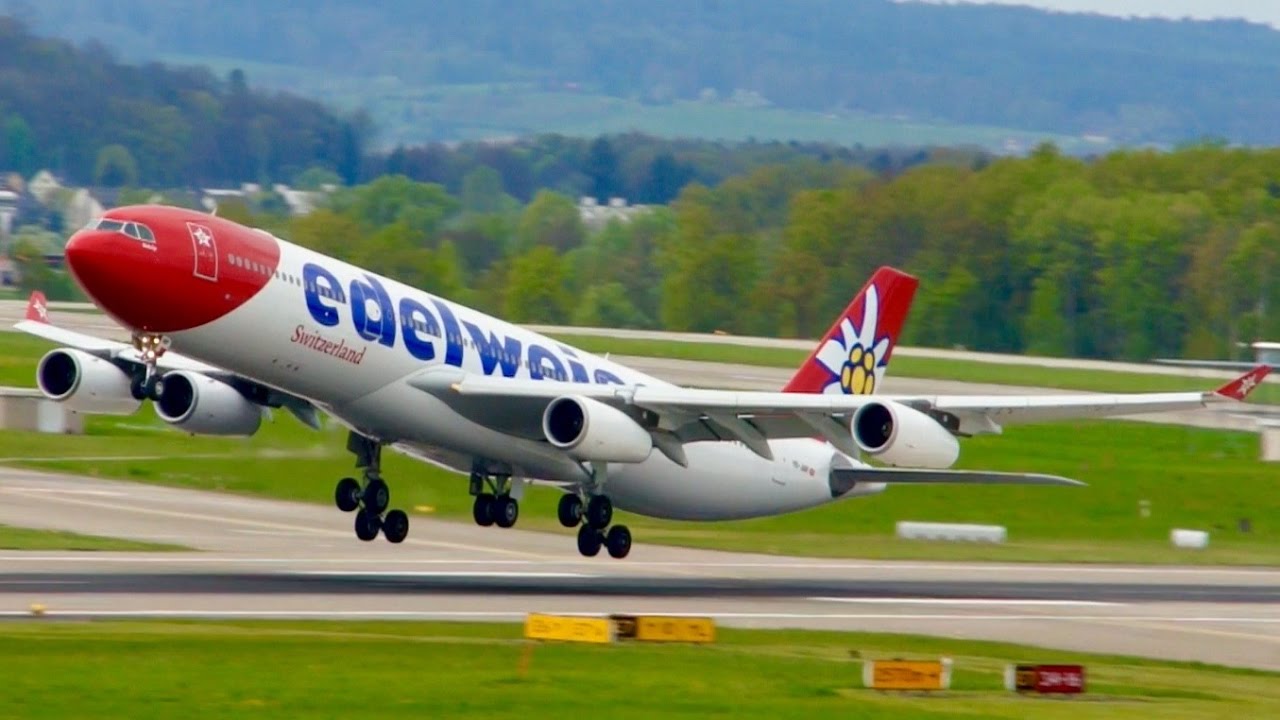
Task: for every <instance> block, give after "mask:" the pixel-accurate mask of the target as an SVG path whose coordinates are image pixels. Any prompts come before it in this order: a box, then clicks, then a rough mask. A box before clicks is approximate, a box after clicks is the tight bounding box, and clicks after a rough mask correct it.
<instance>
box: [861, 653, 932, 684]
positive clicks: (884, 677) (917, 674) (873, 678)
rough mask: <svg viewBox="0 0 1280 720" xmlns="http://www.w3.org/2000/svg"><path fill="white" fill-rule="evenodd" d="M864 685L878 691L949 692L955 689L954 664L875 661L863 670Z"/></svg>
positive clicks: (868, 663)
mask: <svg viewBox="0 0 1280 720" xmlns="http://www.w3.org/2000/svg"><path fill="white" fill-rule="evenodd" d="M862 684H863V685H865V686H867V687H869V688H873V689H876V690H946V689H947V688H949V687H951V663H950V662H947V661H941V662H940V661H937V660H871V661H867V662H866V663H865V664H864V665H863V666H862Z"/></svg>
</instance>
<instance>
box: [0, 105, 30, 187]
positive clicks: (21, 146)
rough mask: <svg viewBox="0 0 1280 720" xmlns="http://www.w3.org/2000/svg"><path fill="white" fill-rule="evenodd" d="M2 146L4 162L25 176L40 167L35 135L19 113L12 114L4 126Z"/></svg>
mask: <svg viewBox="0 0 1280 720" xmlns="http://www.w3.org/2000/svg"><path fill="white" fill-rule="evenodd" d="M4 148H5V152H6V154H7V155H8V157H6V158H0V160H4V161H5V164H6V165H7V166H8V167H9V168H10V169H12V170H14V171H16V172H18V173H20V174H21V175H23V176H25V177H30V176H31V175H33V174H35V173H36V171H38V170H39V169H40V153H39V150H38V149H37V148H36V139H35V135H33V134H32V132H31V127H30V126H29V125H27V121H26V120H23V119H22V116H21V115H13V116H11V117H10V118H9V120H8V121H7V122H6V123H5V126H4Z"/></svg>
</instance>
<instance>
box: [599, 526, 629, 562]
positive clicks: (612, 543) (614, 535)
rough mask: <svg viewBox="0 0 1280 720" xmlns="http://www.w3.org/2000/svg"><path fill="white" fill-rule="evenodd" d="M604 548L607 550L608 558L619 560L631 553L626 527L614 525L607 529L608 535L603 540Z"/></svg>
mask: <svg viewBox="0 0 1280 720" xmlns="http://www.w3.org/2000/svg"><path fill="white" fill-rule="evenodd" d="M604 544H605V547H607V548H608V549H609V556H610V557H615V558H617V559H619V560H621V559H622V558H624V557H626V556H627V555H628V554H630V553H631V531H630V530H628V529H627V526H626V525H614V526H613V527H611V528H609V534H608V535H605V538H604Z"/></svg>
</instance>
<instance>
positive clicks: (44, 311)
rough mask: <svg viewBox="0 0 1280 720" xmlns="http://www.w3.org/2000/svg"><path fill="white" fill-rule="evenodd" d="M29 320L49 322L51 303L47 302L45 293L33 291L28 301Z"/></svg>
mask: <svg viewBox="0 0 1280 720" xmlns="http://www.w3.org/2000/svg"><path fill="white" fill-rule="evenodd" d="M27 319H28V320H34V321H35V322H39V323H48V322H49V303H48V302H46V301H45V299H44V293H42V292H40V291H39V290H35V291H33V292H32V293H31V297H30V298H29V299H28V300H27Z"/></svg>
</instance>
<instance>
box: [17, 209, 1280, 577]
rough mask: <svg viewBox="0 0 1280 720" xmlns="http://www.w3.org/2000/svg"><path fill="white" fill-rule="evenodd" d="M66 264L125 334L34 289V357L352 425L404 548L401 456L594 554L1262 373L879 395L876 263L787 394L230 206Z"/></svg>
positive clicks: (354, 442)
mask: <svg viewBox="0 0 1280 720" xmlns="http://www.w3.org/2000/svg"><path fill="white" fill-rule="evenodd" d="M66 264H67V267H68V268H69V270H70V272H71V274H72V276H73V277H74V279H75V280H76V282H77V283H78V284H79V285H80V287H81V288H83V289H84V291H85V293H86V294H87V295H88V296H89V297H90V298H91V299H92V301H93V303H94V304H95V305H97V307H99V308H100V309H101V310H102V311H103V312H105V313H106V314H107V315H109V316H110V317H112V318H114V319H115V320H116V321H117V322H119V323H120V324H121V325H122V326H123V327H124V328H127V329H128V330H129V331H130V334H131V340H130V342H128V343H125V342H119V341H115V340H110V339H103V338H98V337H95V336H92V335H87V334H83V333H79V332H75V331H71V330H68V329H64V328H60V327H58V326H56V325H53V324H50V323H49V322H48V311H47V307H46V305H45V303H44V298H43V296H42V295H40V294H38V293H36V294H33V296H32V300H31V303H30V305H29V307H28V312H27V316H26V319H24V320H23V321H21V322H19V323H17V325H16V327H17V329H19V330H22V331H25V332H27V333H30V334H33V335H36V336H39V337H41V338H44V339H46V340H49V341H52V342H53V343H55V344H57V345H58V346H59V347H57V348H56V349H53V350H51V351H49V352H48V353H47V354H45V355H44V356H43V357H42V358H41V359H40V361H39V364H38V366H37V368H36V379H37V384H38V386H39V388H40V390H41V392H42V393H43V394H44V395H45V396H46V397H48V398H51V399H53V400H56V401H59V402H61V403H63V404H64V405H65V406H66V407H67V408H68V409H70V410H72V411H75V412H80V413H87V414H91V413H102V414H116V415H125V414H131V413H133V412H136V411H137V410H138V409H139V407H140V406H141V403H143V402H146V401H149V402H151V403H153V405H154V407H155V410H156V413H157V414H158V415H159V417H160V418H161V419H163V420H164V421H165V422H166V423H168V424H169V425H171V426H173V427H174V428H177V429H178V430H181V431H183V432H187V433H191V434H212V435H240V436H248V435H252V434H253V433H255V432H256V431H257V430H258V428H259V427H260V424H261V422H262V418H263V416H264V414H265V413H267V412H268V410H266V409H267V408H278V409H283V410H286V411H288V412H290V413H292V414H293V415H294V416H295V417H296V418H298V419H299V420H300V421H302V422H304V423H306V424H307V425H310V426H311V427H313V428H318V427H320V415H321V413H324V414H327V415H329V416H331V417H332V418H334V419H335V420H336V421H337V422H339V423H341V425H342V426H344V427H345V428H346V429H347V443H346V446H347V449H348V450H349V451H350V452H351V453H352V454H353V455H354V456H355V467H356V469H357V470H358V471H359V472H358V473H352V475H357V474H358V475H359V479H357V478H356V477H350V476H349V477H344V478H342V479H341V480H339V481H338V483H337V486H336V488H335V490H334V502H335V504H336V505H337V506H338V508H339V509H340V510H342V511H345V512H352V513H354V514H355V515H354V523H353V524H354V530H355V534H356V536H357V537H358V538H359V539H361V540H364V541H372V540H374V539H375V538H376V537H377V536H378V535H379V534H381V535H382V536H383V537H384V538H385V539H386V540H388V541H390V542H392V543H400V542H402V541H404V539H405V538H406V536H407V535H408V531H409V518H408V515H407V514H406V513H405V512H404V511H402V510H399V509H391V508H390V491H389V487H388V484H387V482H386V480H385V479H384V478H383V477H382V472H381V458H382V449H383V448H384V447H390V448H391V449H392V450H394V451H398V452H401V453H404V454H406V455H409V456H411V457H414V458H417V459H420V460H422V461H425V462H428V463H432V464H435V465H439V466H442V467H445V468H448V469H449V470H453V471H456V472H458V473H461V474H463V475H465V476H467V477H468V478H469V486H468V487H469V491H470V494H471V495H472V496H474V498H475V499H474V501H473V519H474V521H475V522H476V523H478V524H479V525H482V526H492V525H497V526H498V527H503V528H506V527H511V526H513V525H515V524H516V521H517V518H518V516H519V500H520V499H521V498H522V497H523V495H524V489H525V488H526V487H527V486H528V485H530V484H534V483H537V484H548V485H552V486H556V487H558V488H560V489H561V490H562V491H563V495H562V497H561V498H560V502H559V505H558V516H559V520H560V522H561V524H562V525H564V526H565V527H566V528H577V548H578V551H579V552H580V553H581V554H582V555H584V556H587V557H591V556H595V555H598V554H599V553H600V551H601V549H602V548H603V549H605V550H607V551H608V553H609V555H610V556H612V557H614V558H623V557H626V556H627V555H628V554H629V553H630V551H631V545H632V536H631V532H630V530H629V529H628V528H627V527H626V526H625V525H622V524H615V523H613V514H614V508H615V507H616V508H620V509H623V510H627V511H631V512H635V513H639V514H642V515H648V516H653V517H658V518H668V519H682V520H705V521H710V520H727V519H739V518H750V517H761V516H768V515H776V514H780V513H787V512H793V511H798V510H802V509H805V508H811V507H815V506H819V505H823V504H826V503H831V502H835V501H841V500H845V499H848V498H854V497H864V496H869V495H875V494H877V493H881V492H883V491H885V489H886V488H887V487H888V486H890V485H894V484H909V483H978V484H1035V485H1081V484H1083V483H1079V482H1078V481H1075V480H1071V479H1068V478H1062V477H1058V476H1052V475H1044V474H1038V473H1008V472H986V471H971V470H957V469H952V466H953V465H954V464H955V462H956V461H957V459H958V457H959V453H960V444H959V438H963V437H968V436H972V435H977V434H983V433H999V432H1001V429H1002V426H1003V425H1005V424H1012V423H1019V422H1040V421H1049V420H1058V419H1068V418H1087V417H1107V416H1114V415H1126V414H1133V413H1149V412H1159V411H1170V410H1182V409H1192V408H1199V407H1203V406H1205V405H1207V404H1210V403H1214V402H1219V401H1242V400H1244V398H1245V396H1246V395H1248V393H1249V392H1250V391H1251V390H1252V389H1253V388H1254V387H1255V386H1256V385H1257V384H1258V383H1259V382H1260V381H1261V380H1262V379H1263V377H1265V376H1266V374H1267V372H1268V371H1269V369H1270V368H1269V366H1260V367H1257V368H1254V369H1253V370H1251V371H1250V372H1248V373H1246V374H1244V375H1242V376H1241V377H1239V378H1237V379H1236V380H1234V381H1232V382H1230V383H1227V384H1226V385H1223V386H1222V387H1220V388H1218V389H1216V390H1214V391H1210V392H1178V393H1133V394H1096V395H1045V396H944V395H939V396H893V395H884V394H881V393H877V392H876V391H877V390H878V389H879V388H880V387H881V385H882V384H883V382H884V377H885V372H886V370H887V368H888V365H889V360H890V357H891V354H892V352H893V348H894V345H895V343H896V342H897V338H898V336H899V334H900V332H901V330H902V327H903V324H904V322H905V321H906V317H907V313H908V310H909V307H910V305H911V301H912V299H913V297H914V295H915V291H916V288H917V286H918V280H917V279H916V278H915V277H912V276H911V275H908V274H906V273H904V272H901V271H899V270H896V269H894V268H890V267H883V268H880V269H879V270H877V271H876V272H875V273H874V274H873V275H872V276H871V278H870V279H869V280H868V281H867V283H866V285H865V286H864V287H863V288H862V289H861V291H860V292H859V293H858V294H857V295H856V296H855V297H854V298H853V300H852V302H851V303H850V304H849V306H848V307H847V308H846V309H845V310H844V312H842V313H841V314H840V315H839V316H838V317H837V318H836V320H835V322H834V323H833V324H832V325H831V328H830V330H829V331H828V332H827V333H826V335H825V336H824V337H823V338H822V339H821V341H820V342H819V343H818V344H817V346H816V347H815V349H814V351H813V352H812V354H811V355H810V356H809V357H808V358H807V359H806V360H805V362H804V363H803V364H802V365H801V366H800V367H799V369H798V370H797V371H796V373H795V375H794V377H793V378H792V379H791V380H790V382H789V383H787V385H786V386H785V387H783V388H782V389H781V390H780V391H778V392H743V391H734V390H713V389H701V388H686V387H679V386H676V385H673V384H670V383H667V382H664V381H662V380H659V379H657V378H653V377H650V376H648V375H645V374H643V373H640V372H637V371H635V370H632V369H630V368H628V367H625V366H623V365H621V364H619V363H616V362H613V361H611V360H609V359H607V358H602V357H598V356H595V355H592V354H590V353H587V352H583V351H581V350H578V349H575V348H573V347H571V346H570V345H568V344H566V343H562V342H560V341H557V340H553V339H551V338H548V337H545V336H543V335H539V334H537V333H534V332H531V331H529V330H527V329H523V328H520V327H517V326H515V325H512V324H508V323H506V322H503V321H502V320H500V319H497V318H494V317H490V316H487V315H485V314H482V313H480V312H478V311H476V310H474V309H471V308H467V307H464V306H462V305H459V304H457V303H453V302H450V301H448V300H446V299H444V298H441V297H437V296H435V295H432V294H430V293H427V292H423V291H421V290H418V289H415V288H412V287H409V286H407V285H404V284H402V283H399V282H396V281H394V280H392V279H389V278H386V277H382V276H379V275H377V274H374V273H371V272H368V271H366V270H363V269H361V268H359V267H356V266H354V265H351V264H349V263H346V262H342V261H340V260H337V259H334V258H332V257H327V256H325V255H322V254H320V253H317V252H314V251H312V250H309V249H307V248H304V247H301V246H298V245H295V244H293V243H290V242H287V241H285V240H283V239H281V238H279V237H276V236H274V235H273V234H272V233H270V232H268V231H266V230H263V229H258V228H252V227H247V226H244V225H241V224H238V223H236V222H233V221H231V220H229V219H226V218H221V217H217V216H216V215H209V214H206V213H202V212H197V211H193V210H187V209H183V208H177V207H170V206H165V205H135V206H126V207H118V208H113V209H111V210H108V211H106V212H105V213H104V214H103V215H102V216H101V217H100V218H98V219H96V220H94V221H92V222H91V223H90V224H89V225H87V226H86V227H84V228H82V229H81V230H79V231H77V232H76V233H75V234H74V235H73V236H72V237H71V238H70V239H69V241H68V242H67V245H66Z"/></svg>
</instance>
